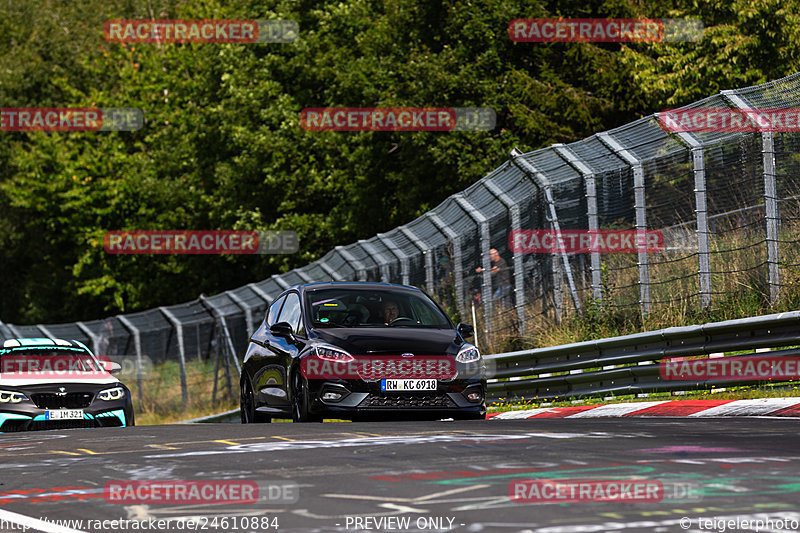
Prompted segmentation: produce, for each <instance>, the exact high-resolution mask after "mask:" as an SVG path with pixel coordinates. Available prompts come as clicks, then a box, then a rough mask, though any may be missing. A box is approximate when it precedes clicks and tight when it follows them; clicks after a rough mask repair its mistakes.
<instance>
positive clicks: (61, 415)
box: [44, 409, 83, 420]
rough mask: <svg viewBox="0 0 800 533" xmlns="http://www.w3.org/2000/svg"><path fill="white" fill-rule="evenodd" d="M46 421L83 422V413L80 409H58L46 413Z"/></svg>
mask: <svg viewBox="0 0 800 533" xmlns="http://www.w3.org/2000/svg"><path fill="white" fill-rule="evenodd" d="M44 419H45V420H83V411H81V410H80V409H58V410H53V411H46V412H45V414H44Z"/></svg>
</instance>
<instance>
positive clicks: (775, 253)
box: [722, 91, 781, 303]
mask: <svg viewBox="0 0 800 533" xmlns="http://www.w3.org/2000/svg"><path fill="white" fill-rule="evenodd" d="M722 96H723V97H725V98H726V99H727V100H728V101H729V102H731V103H732V104H733V106H734V107H737V108H739V109H744V110H748V109H753V107H752V106H751V105H750V104H748V103H747V102H745V101H744V99H743V98H742V97H741V96H739V95H738V94H736V93H735V92H733V91H722ZM761 157H762V164H763V173H764V210H765V214H764V219H765V221H766V223H767V238H766V242H767V270H768V276H769V280H768V281H769V300H770V303H775V301H776V300H777V299H778V296H780V288H781V285H780V283H781V272H780V248H779V246H778V244H779V240H778V231H779V224H780V216H779V214H778V188H777V186H776V184H775V147H774V138H773V134H772V132H771V131H762V132H761Z"/></svg>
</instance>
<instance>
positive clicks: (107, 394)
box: [97, 387, 125, 402]
mask: <svg viewBox="0 0 800 533" xmlns="http://www.w3.org/2000/svg"><path fill="white" fill-rule="evenodd" d="M97 397H98V398H100V399H101V400H104V401H106V402H112V401H114V400H121V399H122V398H124V397H125V389H123V388H122V387H114V388H113V389H106V390H103V391H100V394H98V395H97Z"/></svg>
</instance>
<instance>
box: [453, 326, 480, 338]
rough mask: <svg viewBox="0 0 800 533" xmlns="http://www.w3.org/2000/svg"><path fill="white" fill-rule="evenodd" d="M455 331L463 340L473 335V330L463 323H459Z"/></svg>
mask: <svg viewBox="0 0 800 533" xmlns="http://www.w3.org/2000/svg"><path fill="white" fill-rule="evenodd" d="M456 331H458V333H459V334H460V335H461V336H462V337H464V338H465V339H466V338H467V337H472V336H473V335H475V328H474V327H473V326H471V325H469V324H465V323H464V322H461V323H460V324H459V325H458V326H456Z"/></svg>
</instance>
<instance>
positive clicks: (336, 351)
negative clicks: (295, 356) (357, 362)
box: [314, 344, 355, 363]
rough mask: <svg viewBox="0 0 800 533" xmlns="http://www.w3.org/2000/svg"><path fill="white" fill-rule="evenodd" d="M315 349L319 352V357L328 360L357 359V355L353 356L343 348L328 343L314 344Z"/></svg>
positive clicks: (345, 360) (343, 361)
mask: <svg viewBox="0 0 800 533" xmlns="http://www.w3.org/2000/svg"><path fill="white" fill-rule="evenodd" d="M314 351H315V352H317V357H319V358H320V359H325V360H328V361H337V362H339V363H346V362H347V361H352V360H354V359H355V357H353V356H352V355H350V354H349V353H347V352H346V351H344V350H342V349H341V348H337V347H336V346H330V345H327V344H324V345H322V344H318V345H316V346H314Z"/></svg>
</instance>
